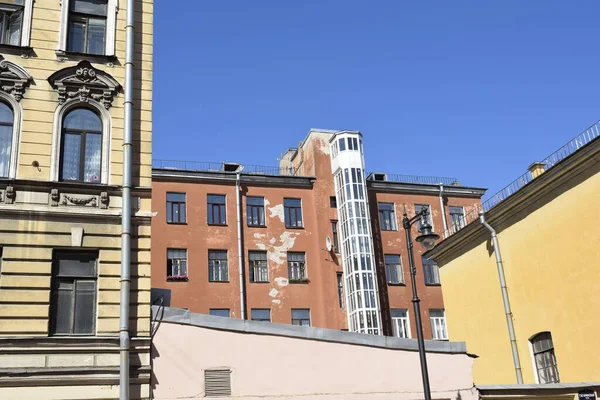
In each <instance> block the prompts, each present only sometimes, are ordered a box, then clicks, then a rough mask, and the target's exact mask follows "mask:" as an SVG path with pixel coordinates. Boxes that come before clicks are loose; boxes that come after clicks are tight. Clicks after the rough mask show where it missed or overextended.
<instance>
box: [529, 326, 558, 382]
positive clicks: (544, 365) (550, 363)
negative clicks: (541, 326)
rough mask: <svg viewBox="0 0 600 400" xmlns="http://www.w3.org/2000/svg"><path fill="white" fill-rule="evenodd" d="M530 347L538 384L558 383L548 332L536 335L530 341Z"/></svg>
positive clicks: (552, 346)
mask: <svg viewBox="0 0 600 400" xmlns="http://www.w3.org/2000/svg"><path fill="white" fill-rule="evenodd" d="M531 346H532V347H533V358H534V359H535V368H536V370H537V371H536V372H537V376H538V381H539V383H557V382H560V377H559V376H558V365H557V363H556V355H555V354H554V344H553V343H552V334H550V332H542V333H540V334H537V335H536V336H534V337H533V338H532V339H531Z"/></svg>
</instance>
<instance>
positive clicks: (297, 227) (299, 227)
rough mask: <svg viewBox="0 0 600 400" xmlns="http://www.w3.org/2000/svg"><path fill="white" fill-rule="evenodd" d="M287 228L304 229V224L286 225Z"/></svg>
mask: <svg viewBox="0 0 600 400" xmlns="http://www.w3.org/2000/svg"><path fill="white" fill-rule="evenodd" d="M285 229H304V227H303V226H287V225H286V226H285Z"/></svg>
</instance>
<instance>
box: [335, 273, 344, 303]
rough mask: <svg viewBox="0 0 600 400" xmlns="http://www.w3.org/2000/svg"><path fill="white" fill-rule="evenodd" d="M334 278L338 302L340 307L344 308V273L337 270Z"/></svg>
mask: <svg viewBox="0 0 600 400" xmlns="http://www.w3.org/2000/svg"><path fill="white" fill-rule="evenodd" d="M336 278H337V291H338V302H339V303H340V308H344V275H343V274H342V273H341V272H337V273H336Z"/></svg>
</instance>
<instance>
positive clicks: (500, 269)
mask: <svg viewBox="0 0 600 400" xmlns="http://www.w3.org/2000/svg"><path fill="white" fill-rule="evenodd" d="M479 221H481V223H482V224H483V226H485V227H486V228H487V230H488V231H490V233H491V236H492V243H493V244H494V255H495V256H496V266H497V267H498V277H499V278H500V288H501V289H502V301H503V302H504V313H505V314H506V324H507V325H508V336H509V337H510V346H511V349H512V356H513V363H514V366H515V374H516V375H517V383H518V384H523V374H522V372H521V362H520V361H519V351H518V349H517V339H516V336H515V327H514V326H513V318H512V311H511V310H510V302H509V301H508V290H507V289H506V279H505V278H504V266H503V265H502V256H501V254H500V243H499V242H498V236H497V235H496V231H495V230H494V228H492V227H491V226H490V224H488V223H487V222H485V216H484V213H483V211H480V212H479Z"/></svg>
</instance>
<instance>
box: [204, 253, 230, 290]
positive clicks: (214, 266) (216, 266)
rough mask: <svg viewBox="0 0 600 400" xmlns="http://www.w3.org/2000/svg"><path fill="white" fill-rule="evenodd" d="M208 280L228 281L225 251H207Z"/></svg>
mask: <svg viewBox="0 0 600 400" xmlns="http://www.w3.org/2000/svg"><path fill="white" fill-rule="evenodd" d="M208 280H209V281H210V282H227V281H229V275H228V269H227V250H209V251H208Z"/></svg>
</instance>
